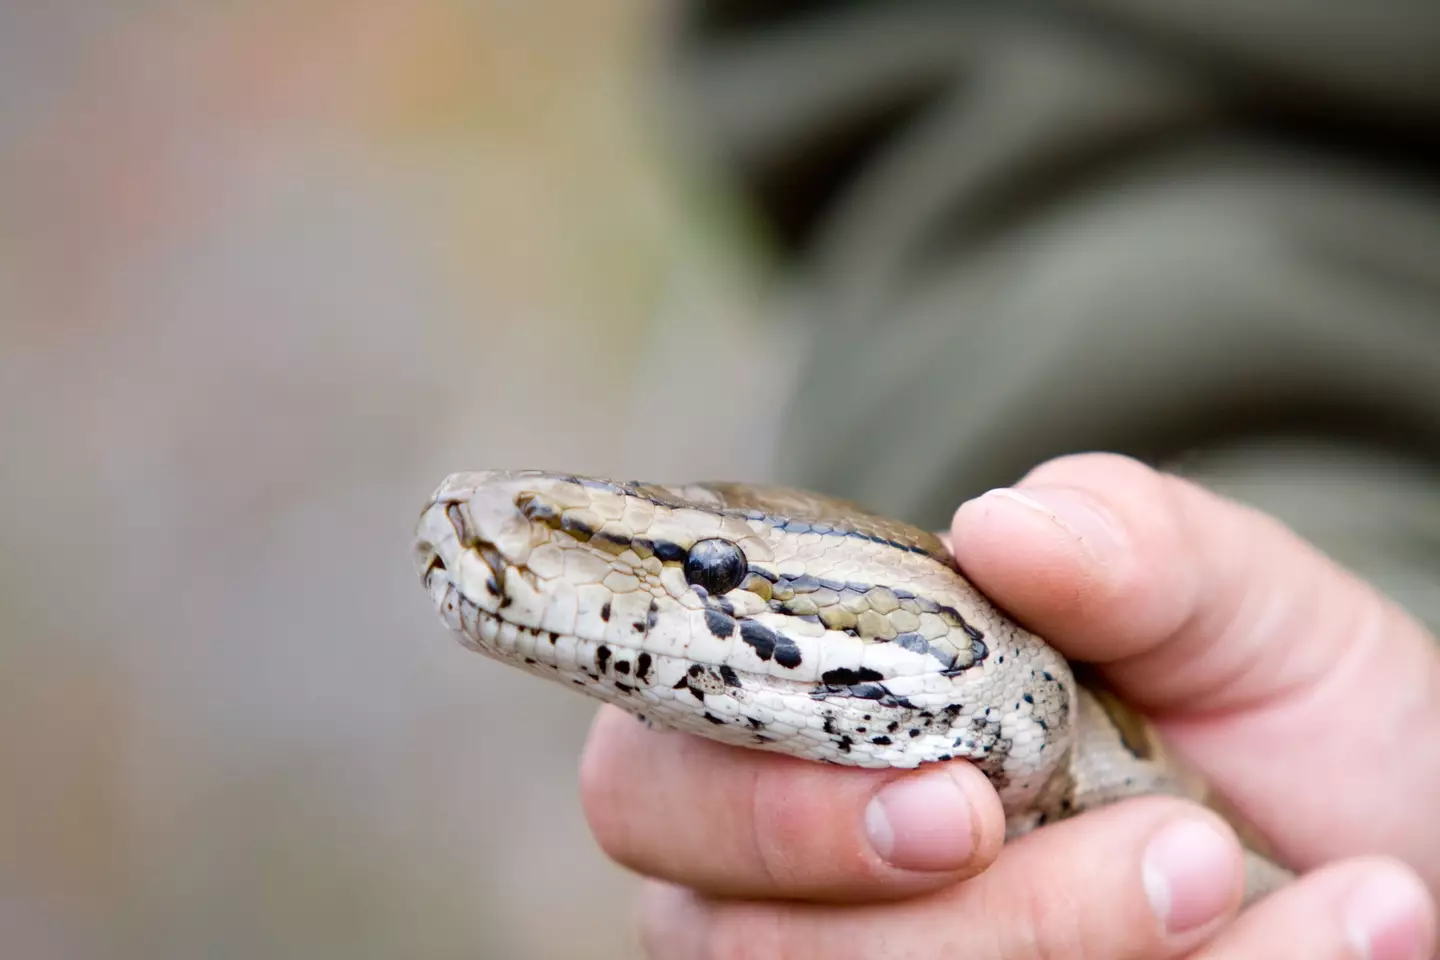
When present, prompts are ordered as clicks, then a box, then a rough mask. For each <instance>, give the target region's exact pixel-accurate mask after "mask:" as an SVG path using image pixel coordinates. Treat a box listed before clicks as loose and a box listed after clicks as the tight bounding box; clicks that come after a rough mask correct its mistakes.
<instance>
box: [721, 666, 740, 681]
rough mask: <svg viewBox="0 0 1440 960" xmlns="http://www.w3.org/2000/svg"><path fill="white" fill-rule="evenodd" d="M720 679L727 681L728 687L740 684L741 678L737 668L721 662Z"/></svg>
mask: <svg viewBox="0 0 1440 960" xmlns="http://www.w3.org/2000/svg"><path fill="white" fill-rule="evenodd" d="M720 679H721V680H724V681H725V686H727V687H738V686H740V678H739V677H738V676H737V675H736V673H735V668H734V667H732V666H730V664H728V663H722V664H720Z"/></svg>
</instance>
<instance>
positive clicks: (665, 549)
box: [653, 540, 689, 563]
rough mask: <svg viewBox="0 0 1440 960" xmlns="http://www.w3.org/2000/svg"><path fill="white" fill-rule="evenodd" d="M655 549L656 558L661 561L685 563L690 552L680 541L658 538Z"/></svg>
mask: <svg viewBox="0 0 1440 960" xmlns="http://www.w3.org/2000/svg"><path fill="white" fill-rule="evenodd" d="M653 549H654V551H655V557H656V559H657V560H659V561H660V562H661V563H683V562H684V561H685V557H686V555H687V554H688V553H689V551H688V550H686V549H685V548H684V547H682V546H680V545H679V544H678V543H671V542H670V541H668V540H656V541H655V545H654V547H653Z"/></svg>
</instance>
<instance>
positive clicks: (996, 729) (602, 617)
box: [415, 471, 1289, 900]
mask: <svg viewBox="0 0 1440 960" xmlns="http://www.w3.org/2000/svg"><path fill="white" fill-rule="evenodd" d="M415 552H416V562H417V567H418V569H419V572H420V575H421V577H422V579H423V581H424V584H425V587H426V589H427V590H428V592H429V594H430V597H431V600H432V602H433V603H434V605H435V608H436V609H437V611H438V612H439V614H440V617H441V619H442V620H443V621H444V623H445V624H446V625H447V626H449V627H450V628H451V629H452V630H454V631H456V632H457V633H458V634H459V636H460V638H461V640H462V642H463V643H465V644H466V645H467V646H469V647H470V648H472V649H474V650H477V651H479V652H481V653H484V654H486V655H488V656H490V657H493V658H495V659H497V660H500V661H502V662H504V663H508V664H510V665H512V666H515V667H518V668H520V669H522V670H525V671H527V672H529V673H533V674H537V675H540V676H543V677H548V678H550V679H553V680H557V681H560V682H561V683H564V684H565V685H567V686H572V687H574V688H576V689H579V690H580V691H582V692H583V693H586V694H588V695H590V696H592V697H595V698H596V699H599V700H602V701H605V702H608V703H613V704H616V705H618V706H620V707H622V708H624V709H625V710H627V711H629V712H631V713H633V714H635V715H637V716H639V717H640V718H641V719H643V720H644V721H645V722H647V723H650V724H653V725H657V726H662V727H666V728H673V729H678V730H685V731H689V732H690V733H694V734H698V735H700V736H704V737H708V738H710V739H712V740H718V741H721V742H723V743H729V744H735V745H738V746H743V747H750V748H754V749H759V750H770V751H778V752H781V753H786V754H789V755H792V756H795V757H800V758H803V759H808V760H817V761H824V762H828V763H837V764H847V765H853V766H860V767H880V768H884V767H916V766H918V765H920V764H922V763H928V762H943V761H947V760H952V759H960V758H963V759H966V760H970V761H972V762H974V763H975V764H976V765H977V766H978V767H979V768H980V769H981V770H982V771H983V772H984V773H985V774H986V775H987V776H988V777H989V779H990V781H991V782H992V783H993V784H994V786H995V788H996V790H997V792H998V793H999V795H1000V798H1001V801H1002V804H1003V806H1004V809H1005V814H1006V824H1007V833H1008V835H1009V836H1011V837H1014V836H1018V835H1020V834H1023V833H1026V832H1028V831H1030V830H1033V829H1035V828H1036V827H1039V826H1041V825H1043V824H1045V823H1047V822H1050V821H1054V820H1059V819H1063V818H1065V817H1069V816H1073V815H1075V814H1078V813H1081V812H1083V811H1084V810H1087V809H1091V808H1093V807H1096V806H1100V805H1103V804H1108V803H1112V802H1115V801H1117V800H1120V799H1123V798H1125V797H1130V796H1136V795H1141V794H1157V793H1158V794H1171V795H1179V796H1187V797H1191V798H1195V799H1200V800H1204V799H1205V789H1204V786H1203V784H1202V783H1200V782H1199V781H1198V780H1197V779H1196V778H1195V777H1193V776H1191V775H1189V774H1188V773H1187V772H1186V771H1185V770H1184V768H1183V767H1182V766H1181V765H1180V764H1178V763H1177V762H1176V761H1175V760H1174V759H1173V758H1172V757H1171V756H1170V755H1169V754H1167V753H1166V751H1165V748H1164V745H1163V744H1162V743H1161V741H1160V739H1159V737H1158V736H1157V735H1156V734H1155V732H1154V730H1153V729H1152V728H1151V727H1150V725H1149V724H1148V723H1146V722H1145V721H1144V720H1143V718H1141V717H1139V716H1138V715H1137V714H1135V713H1133V712H1132V711H1130V710H1128V709H1127V708H1126V707H1125V706H1124V704H1123V703H1121V702H1120V701H1119V700H1118V699H1116V698H1115V697H1114V696H1112V695H1111V694H1109V693H1108V692H1106V691H1105V690H1104V689H1103V688H1102V687H1100V686H1098V685H1095V684H1093V683H1090V682H1086V681H1083V680H1078V679H1077V670H1076V669H1072V665H1071V664H1070V663H1068V662H1067V661H1066V659H1065V658H1064V657H1063V656H1061V655H1060V654H1059V653H1058V652H1057V651H1056V650H1054V649H1053V648H1052V647H1050V646H1049V645H1048V644H1046V643H1045V642H1044V641H1043V640H1041V639H1040V638H1039V637H1037V636H1035V635H1034V634H1032V633H1030V632H1028V631H1026V630H1024V629H1023V628H1021V627H1020V626H1019V625H1017V624H1016V623H1014V622H1013V621H1012V620H1010V619H1009V618H1007V617H1006V616H1005V615H1004V614H1003V613H1001V612H1000V611H999V610H998V609H997V608H996V607H995V606H994V605H993V604H992V603H991V602H990V601H989V600H987V599H986V598H985V597H984V596H983V595H981V594H980V592H979V591H978V590H976V589H975V587H973V586H972V585H971V584H970V583H969V581H967V580H966V579H965V578H964V577H963V576H961V574H960V572H959V570H958V569H957V567H956V565H955V562H954V560H953V558H952V557H951V555H950V553H949V551H948V550H947V549H946V547H945V545H944V544H943V543H942V542H941V541H940V539H939V538H938V537H936V536H934V535H933V534H930V533H928V532H926V531H924V530H921V529H918V528H916V527H913V526H910V525H908V524H904V523H900V522H897V521H895V520H890V519H886V518H884V517H880V516H876V515H874V514H872V513H870V512H868V511H866V510H865V509H863V508H862V507H860V506H858V505H856V504H853V503H849V502H846V501H840V500H835V499H831V498H827V497H823V496H819V495H816V494H811V493H806V492H803V491H798V490H791V489H784V488H773V487H757V486H750V485H744V484H727V483H712V484H690V485H684V486H664V485H657V484H646V483H633V482H618V481H612V480H600V479H592V478H588V477H575V476H567V475H562V474H555V473H543V472H536V471H526V472H504V471H490V472H479V473H457V474H453V475H451V476H450V477H448V478H446V480H445V481H444V482H443V483H442V484H441V485H440V487H439V489H438V490H437V491H436V492H435V494H434V496H433V497H432V498H431V499H430V501H429V503H428V504H427V505H426V506H425V508H424V510H423V511H422V513H421V517H420V521H419V524H418V527H417V530H416V546H415ZM1241 826H1242V827H1243V824H1242V825H1241ZM1288 877H1289V874H1288V873H1287V872H1286V871H1284V870H1283V869H1282V868H1280V867H1278V866H1276V865H1275V864H1274V863H1273V862H1271V861H1270V860H1268V859H1266V858H1265V857H1264V856H1262V855H1261V854H1260V853H1258V852H1253V851H1252V852H1250V853H1248V854H1247V890H1246V895H1247V900H1253V899H1255V898H1256V897H1258V896H1259V895H1261V894H1263V893H1265V892H1268V891H1269V890H1270V889H1273V888H1274V887H1276V886H1278V885H1280V884H1282V883H1284V882H1285V881H1286V880H1287V879H1288Z"/></svg>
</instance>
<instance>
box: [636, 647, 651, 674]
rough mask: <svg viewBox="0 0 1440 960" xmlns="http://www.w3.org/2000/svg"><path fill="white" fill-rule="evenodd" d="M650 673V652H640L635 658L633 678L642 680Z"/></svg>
mask: <svg viewBox="0 0 1440 960" xmlns="http://www.w3.org/2000/svg"><path fill="white" fill-rule="evenodd" d="M649 675H650V654H648V653H641V654H640V656H638V657H636V658H635V679H636V680H644V679H645V678H646V677H647V676H649Z"/></svg>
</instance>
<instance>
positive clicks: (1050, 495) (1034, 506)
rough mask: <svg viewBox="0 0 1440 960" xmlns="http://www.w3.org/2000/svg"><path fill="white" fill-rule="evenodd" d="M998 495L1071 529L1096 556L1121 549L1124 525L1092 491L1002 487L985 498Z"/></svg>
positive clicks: (986, 494) (1084, 546) (1065, 528)
mask: <svg viewBox="0 0 1440 960" xmlns="http://www.w3.org/2000/svg"><path fill="white" fill-rule="evenodd" d="M991 497H994V498H997V499H1000V500H1004V501H1007V502H1009V503H1012V504H1015V505H1017V506H1020V507H1023V508H1025V509H1026V510H1029V511H1031V512H1034V513H1039V514H1041V515H1043V516H1044V517H1046V518H1048V519H1049V520H1051V521H1052V522H1053V523H1055V524H1056V525H1058V526H1059V527H1060V528H1061V529H1063V530H1064V531H1065V532H1067V533H1069V534H1070V535H1071V536H1073V537H1074V538H1075V539H1076V540H1078V541H1079V542H1080V545H1081V546H1082V547H1083V548H1084V549H1085V550H1087V551H1088V552H1089V553H1090V554H1091V555H1092V556H1095V557H1104V556H1105V555H1107V554H1110V553H1113V552H1115V551H1116V550H1118V549H1120V528H1119V526H1118V525H1117V524H1116V522H1115V520H1114V518H1113V517H1112V516H1111V515H1110V511H1109V510H1107V509H1106V508H1105V507H1104V506H1103V505H1102V504H1100V503H1099V502H1098V501H1096V500H1095V498H1094V497H1091V496H1090V495H1089V494H1087V493H1084V492H1082V491H1080V490H1073V489H1071V488H1069V487H1026V488H1025V489H1024V490H1017V489H1014V488H1012V487H999V488H997V489H995V490H991V491H989V492H987V493H985V494H984V497H983V499H988V498H991Z"/></svg>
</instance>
